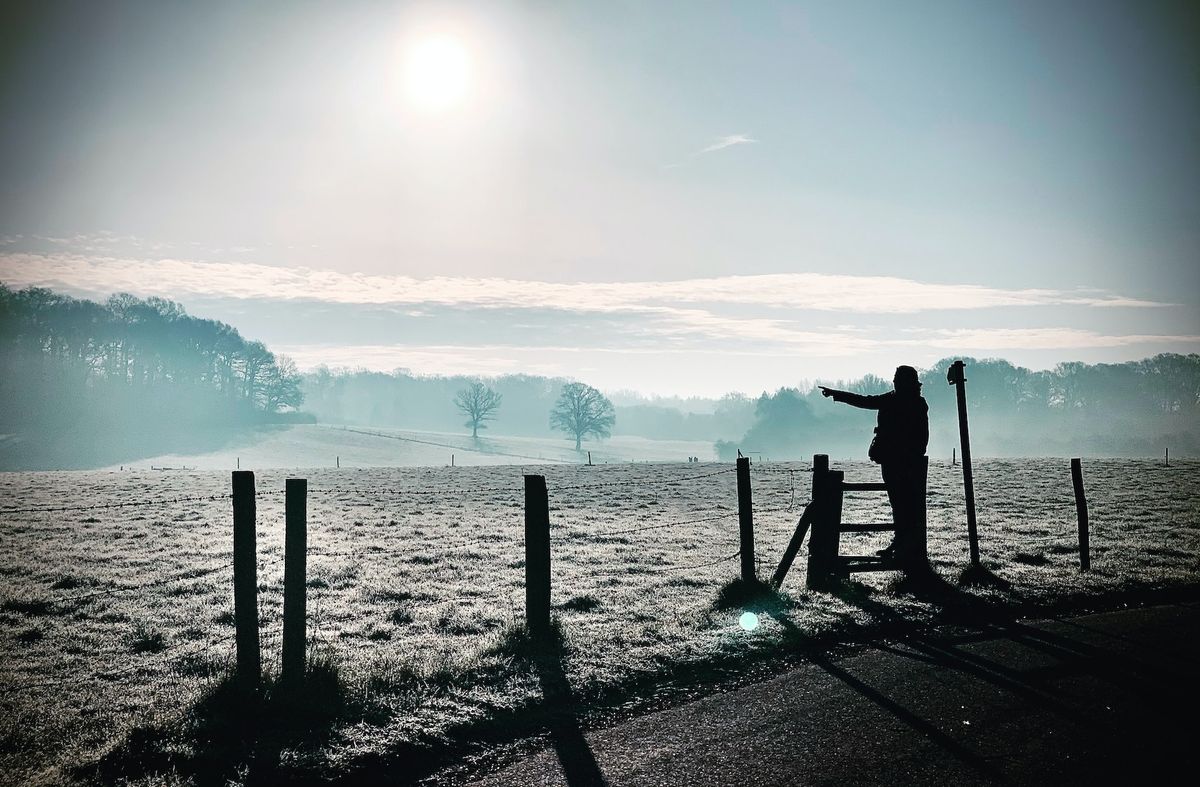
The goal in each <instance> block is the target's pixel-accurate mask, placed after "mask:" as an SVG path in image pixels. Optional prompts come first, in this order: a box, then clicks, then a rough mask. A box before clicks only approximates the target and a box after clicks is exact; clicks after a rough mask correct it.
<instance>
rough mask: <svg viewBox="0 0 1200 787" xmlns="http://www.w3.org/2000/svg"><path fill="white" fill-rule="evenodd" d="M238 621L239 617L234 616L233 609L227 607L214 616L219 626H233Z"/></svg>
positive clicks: (214, 621)
mask: <svg viewBox="0 0 1200 787" xmlns="http://www.w3.org/2000/svg"><path fill="white" fill-rule="evenodd" d="M236 622H237V619H236V618H234V616H233V610H232V609H227V610H225V611H224V612H222V613H221V614H219V615H217V616H216V617H215V618H213V623H216V624H217V625H218V626H232V625H233V624H234V623H236Z"/></svg>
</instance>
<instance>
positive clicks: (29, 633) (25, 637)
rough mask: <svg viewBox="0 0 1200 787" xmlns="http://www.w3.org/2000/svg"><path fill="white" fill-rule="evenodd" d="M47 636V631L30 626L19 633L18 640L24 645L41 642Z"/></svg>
mask: <svg viewBox="0 0 1200 787" xmlns="http://www.w3.org/2000/svg"><path fill="white" fill-rule="evenodd" d="M45 638H46V632H44V631H42V630H41V629H40V628H38V627H37V626H30V627H29V628H27V629H25V630H24V631H22V632H21V633H19V634H17V642H20V643H21V644H22V645H32V644H33V643H35V642H40V641H41V640H43V639H45Z"/></svg>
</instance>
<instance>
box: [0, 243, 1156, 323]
mask: <svg viewBox="0 0 1200 787" xmlns="http://www.w3.org/2000/svg"><path fill="white" fill-rule="evenodd" d="M0 280H2V281H4V282H6V283H8V284H9V286H16V287H22V286H30V285H34V286H44V287H51V288H55V289H62V290H67V291H71V292H83V293H88V294H93V295H107V294H109V293H112V292H132V293H134V294H137V295H141V296H150V295H157V296H161V297H167V298H180V297H185V296H197V295H198V296H210V297H227V298H244V299H265V300H309V301H322V302H329V303H349V304H379V305H383V304H389V305H398V306H399V305H403V306H409V307H419V306H422V305H443V306H464V307H481V308H517V309H563V310H569V311H586V312H609V313H612V312H645V313H655V312H658V313H670V312H671V311H672V310H677V309H680V308H692V307H696V306H700V305H707V306H726V307H738V306H740V307H754V308H762V309H768V308H774V309H787V310H792V311H797V310H806V311H818V312H846V313H857V314H916V313H920V312H931V311H971V310H979V309H995V308H1005V307H1014V306H1080V307H1095V308H1114V307H1125V308H1152V307H1157V306H1164V305H1166V304H1162V303H1158V302H1154V301H1146V300H1141V299H1137V298H1131V297H1127V296H1123V295H1118V294H1112V293H1107V292H1102V291H1095V290H1055V289H1037V288H1031V289H1004V288H996V287H985V286H981V285H975V284H934V283H928V282H920V281H916V280H913V279H901V278H897V277H892V276H848V275H840V274H824V273H781V274H765V275H757V276H719V277H709V278H698V279H680V280H674V281H647V282H546V281H525V280H518V279H502V278H472V277H449V276H441V277H433V278H427V279H417V278H413V277H410V276H372V275H366V274H360V273H341V272H337V271H330V270H314V269H311V268H282V267H273V266H268V265H258V264H252V263H232V262H196V261H191V260H180V259H161V260H141V259H123V258H115V257H107V258H105V257H82V256H77V255H65V254H64V255H53V254H28V253H19V254H17V253H14V254H0Z"/></svg>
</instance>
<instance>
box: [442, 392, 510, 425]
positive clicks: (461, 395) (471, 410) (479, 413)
mask: <svg viewBox="0 0 1200 787" xmlns="http://www.w3.org/2000/svg"><path fill="white" fill-rule="evenodd" d="M503 398H504V397H503V396H501V395H500V394H498V393H496V392H495V391H493V390H492V389H491V388H488V387H487V386H486V385H484V384H483V383H471V387H470V388H464V389H462V390H461V391H459V392H458V393H457V394H455V396H454V406H455V407H457V408H458V409H459V411H461V412H462V414H463V415H465V416H466V417H467V422H466V423H465V424H463V426H469V427H471V437H479V430H480V429H487V426H485V425H484V423H483V422H484V421H494V420H496V415H495V413H496V411H497V410H498V409H500V400H501V399H503Z"/></svg>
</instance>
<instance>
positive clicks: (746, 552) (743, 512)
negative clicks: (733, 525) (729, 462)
mask: <svg viewBox="0 0 1200 787" xmlns="http://www.w3.org/2000/svg"><path fill="white" fill-rule="evenodd" d="M737 496H738V533H739V535H740V542H741V547H742V549H741V555H742V581H744V582H755V581H757V579H756V577H755V576H754V500H753V498H752V496H751V494H750V459H749V458H748V457H745V456H742V457H739V458H738V460H737Z"/></svg>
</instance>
